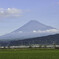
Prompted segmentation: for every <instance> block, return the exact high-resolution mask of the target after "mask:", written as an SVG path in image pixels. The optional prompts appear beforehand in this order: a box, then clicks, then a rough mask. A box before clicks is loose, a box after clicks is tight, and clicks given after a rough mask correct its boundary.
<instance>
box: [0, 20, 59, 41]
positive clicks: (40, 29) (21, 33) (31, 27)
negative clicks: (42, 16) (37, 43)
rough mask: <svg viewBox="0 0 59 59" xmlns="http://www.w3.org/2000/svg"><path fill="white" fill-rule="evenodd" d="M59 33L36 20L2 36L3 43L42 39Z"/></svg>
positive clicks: (0, 37) (0, 38)
mask: <svg viewBox="0 0 59 59" xmlns="http://www.w3.org/2000/svg"><path fill="white" fill-rule="evenodd" d="M56 33H59V30H57V29H56V28H53V27H50V26H47V25H44V24H42V23H40V22H38V21H36V20H31V21H29V22H28V23H26V24H25V25H23V26H22V27H20V28H18V29H17V30H15V31H13V32H11V33H8V34H6V35H3V36H0V40H2V41H10V40H23V39H28V38H35V37H42V36H47V35H52V34H56Z"/></svg>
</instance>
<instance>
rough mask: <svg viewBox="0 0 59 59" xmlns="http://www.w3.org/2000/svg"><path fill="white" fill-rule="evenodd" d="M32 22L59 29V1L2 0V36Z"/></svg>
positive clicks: (0, 14) (0, 15) (0, 31)
mask: <svg viewBox="0 0 59 59" xmlns="http://www.w3.org/2000/svg"><path fill="white" fill-rule="evenodd" d="M30 20H38V21H39V22H41V23H43V24H46V25H49V26H52V27H55V28H57V29H59V0H0V35H4V34H7V33H9V32H12V31H13V30H16V29H18V28H19V27H21V26H22V25H24V24H25V23H27V22H28V21H30Z"/></svg>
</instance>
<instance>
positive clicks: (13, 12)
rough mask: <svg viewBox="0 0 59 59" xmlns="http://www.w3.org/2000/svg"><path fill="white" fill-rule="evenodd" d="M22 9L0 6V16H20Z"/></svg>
mask: <svg viewBox="0 0 59 59" xmlns="http://www.w3.org/2000/svg"><path fill="white" fill-rule="evenodd" d="M22 12H23V11H22V10H21V9H16V8H7V9H4V8H0V18H1V17H20V16H22V15H21V14H22Z"/></svg>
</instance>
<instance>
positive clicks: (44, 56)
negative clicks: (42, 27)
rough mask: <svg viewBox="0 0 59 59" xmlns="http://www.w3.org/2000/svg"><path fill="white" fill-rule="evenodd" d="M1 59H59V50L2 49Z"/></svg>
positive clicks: (0, 50) (0, 51)
mask: <svg viewBox="0 0 59 59" xmlns="http://www.w3.org/2000/svg"><path fill="white" fill-rule="evenodd" d="M0 59H59V50H57V49H0Z"/></svg>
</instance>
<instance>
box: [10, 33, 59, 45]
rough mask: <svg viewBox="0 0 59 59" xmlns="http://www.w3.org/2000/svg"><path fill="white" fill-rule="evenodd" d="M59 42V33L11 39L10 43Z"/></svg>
mask: <svg viewBox="0 0 59 59" xmlns="http://www.w3.org/2000/svg"><path fill="white" fill-rule="evenodd" d="M31 44H59V34H56V35H49V36H44V37H36V38H30V39H25V40H16V41H11V42H10V45H16V46H17V45H31Z"/></svg>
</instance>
